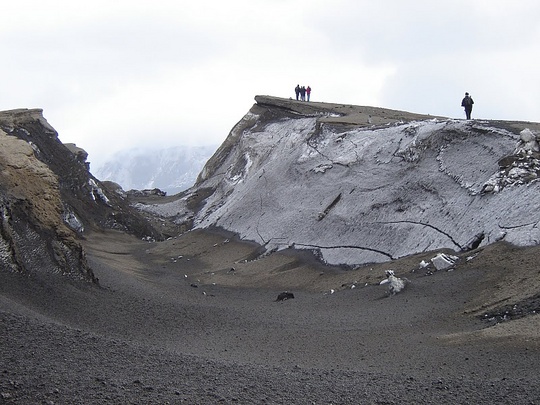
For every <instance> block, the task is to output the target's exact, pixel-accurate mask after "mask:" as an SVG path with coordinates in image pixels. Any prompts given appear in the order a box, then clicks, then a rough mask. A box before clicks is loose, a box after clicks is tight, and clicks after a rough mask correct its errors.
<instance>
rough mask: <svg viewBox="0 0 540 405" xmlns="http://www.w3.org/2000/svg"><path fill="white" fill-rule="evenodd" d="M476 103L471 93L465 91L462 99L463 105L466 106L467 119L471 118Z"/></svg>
mask: <svg viewBox="0 0 540 405" xmlns="http://www.w3.org/2000/svg"><path fill="white" fill-rule="evenodd" d="M473 104H474V101H473V99H472V97H471V96H470V95H469V93H465V97H463V100H461V106H462V107H463V108H465V115H466V116H467V119H468V120H470V119H471V112H472V106H473Z"/></svg>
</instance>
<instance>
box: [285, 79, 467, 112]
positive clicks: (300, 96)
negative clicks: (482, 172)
mask: <svg viewBox="0 0 540 405" xmlns="http://www.w3.org/2000/svg"><path fill="white" fill-rule="evenodd" d="M294 93H295V94H296V101H298V100H301V101H306V97H307V101H309V97H310V95H311V87H309V86H307V87H304V86H300V85H299V84H297V85H296V87H295V88H294ZM473 104H474V100H473V99H472V97H471V96H470V94H469V93H465V97H463V100H461V106H462V107H463V108H464V109H465V115H466V116H467V119H468V120H470V119H471V113H472V107H473Z"/></svg>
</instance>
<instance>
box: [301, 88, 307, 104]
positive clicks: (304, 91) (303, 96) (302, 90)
mask: <svg viewBox="0 0 540 405" xmlns="http://www.w3.org/2000/svg"><path fill="white" fill-rule="evenodd" d="M300 100H302V101H306V88H305V87H304V86H302V87H300Z"/></svg>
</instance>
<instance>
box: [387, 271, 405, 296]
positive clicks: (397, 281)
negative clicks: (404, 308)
mask: <svg viewBox="0 0 540 405" xmlns="http://www.w3.org/2000/svg"><path fill="white" fill-rule="evenodd" d="M408 282H409V280H407V279H404V278H403V279H402V278H399V277H396V276H395V274H394V270H386V280H383V281H381V283H380V284H389V285H388V293H389V294H390V295H396V294H397V293H399V292H401V291H403V289H404V288H405V286H406V285H407V283H408Z"/></svg>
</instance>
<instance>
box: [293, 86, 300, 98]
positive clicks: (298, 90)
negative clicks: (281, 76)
mask: <svg viewBox="0 0 540 405" xmlns="http://www.w3.org/2000/svg"><path fill="white" fill-rule="evenodd" d="M294 92H295V93H296V101H298V96H299V95H300V85H299V84H297V85H296V87H295V88H294Z"/></svg>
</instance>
